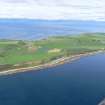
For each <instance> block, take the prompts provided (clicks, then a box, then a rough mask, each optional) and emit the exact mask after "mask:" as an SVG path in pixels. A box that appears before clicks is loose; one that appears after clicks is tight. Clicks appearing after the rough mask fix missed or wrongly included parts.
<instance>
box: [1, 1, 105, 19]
mask: <svg viewBox="0 0 105 105" xmlns="http://www.w3.org/2000/svg"><path fill="white" fill-rule="evenodd" d="M0 18H29V19H30V18H31V19H69V20H71V19H72V20H103V21H104V20H105V3H104V0H0Z"/></svg>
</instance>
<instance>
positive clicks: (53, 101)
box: [0, 54, 105, 105]
mask: <svg viewBox="0 0 105 105" xmlns="http://www.w3.org/2000/svg"><path fill="white" fill-rule="evenodd" d="M104 97H105V54H98V55H95V56H90V57H84V58H81V59H80V60H77V61H74V62H73V63H68V64H64V65H60V66H57V67H54V68H49V69H44V70H41V71H30V72H25V73H18V74H13V75H8V76H0V105H97V104H98V103H99V102H100V101H101V100H102V99H103V98H104Z"/></svg>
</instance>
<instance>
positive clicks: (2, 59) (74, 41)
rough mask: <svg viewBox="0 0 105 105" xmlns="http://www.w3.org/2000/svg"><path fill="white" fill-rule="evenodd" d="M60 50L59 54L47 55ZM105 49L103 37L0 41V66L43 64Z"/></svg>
mask: <svg viewBox="0 0 105 105" xmlns="http://www.w3.org/2000/svg"><path fill="white" fill-rule="evenodd" d="M53 49H60V52H53V53H48V52H49V51H50V50H53ZM102 49H105V35H101V34H84V35H78V36H56V37H49V38H48V39H43V40H38V41H20V40H19V41H18V40H16V41H14V40H0V65H11V66H13V65H15V64H20V65H24V64H26V63H27V62H32V63H34V65H37V64H38V63H39V64H43V63H46V62H49V61H51V60H53V59H57V58H59V57H62V56H70V55H74V54H79V53H85V52H92V51H96V50H102Z"/></svg>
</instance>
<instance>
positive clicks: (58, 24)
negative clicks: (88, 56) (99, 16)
mask: <svg viewBox="0 0 105 105" xmlns="http://www.w3.org/2000/svg"><path fill="white" fill-rule="evenodd" d="M94 32H101V33H104V32H105V22H98V21H73V20H71V21H70V20H67V21H66V20H27V19H0V39H4V38H7V39H8V38H9V39H39V38H45V37H48V36H52V35H53V36H54V35H57V36H58V35H71V34H79V33H94Z"/></svg>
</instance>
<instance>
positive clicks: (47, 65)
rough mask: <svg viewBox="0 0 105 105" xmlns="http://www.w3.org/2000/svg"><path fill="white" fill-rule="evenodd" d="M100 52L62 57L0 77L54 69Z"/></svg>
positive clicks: (1, 73) (3, 73)
mask: <svg viewBox="0 0 105 105" xmlns="http://www.w3.org/2000/svg"><path fill="white" fill-rule="evenodd" d="M102 52H105V51H104V50H99V51H94V52H87V53H83V54H77V55H72V56H69V57H62V58H59V59H56V60H53V61H51V62H49V63H45V64H41V65H38V66H32V67H24V68H18V69H11V70H5V71H1V72H0V75H9V74H14V73H21V72H26V71H31V70H41V69H45V68H50V67H55V66H57V65H62V64H65V63H67V62H73V61H75V60H77V59H80V58H81V57H85V56H91V55H95V54H98V53H102Z"/></svg>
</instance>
